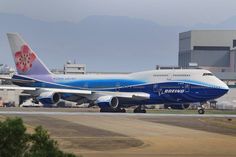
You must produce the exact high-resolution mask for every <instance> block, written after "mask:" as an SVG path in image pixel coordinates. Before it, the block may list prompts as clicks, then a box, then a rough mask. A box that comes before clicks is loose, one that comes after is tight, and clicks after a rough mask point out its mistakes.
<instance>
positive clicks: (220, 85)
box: [218, 81, 229, 96]
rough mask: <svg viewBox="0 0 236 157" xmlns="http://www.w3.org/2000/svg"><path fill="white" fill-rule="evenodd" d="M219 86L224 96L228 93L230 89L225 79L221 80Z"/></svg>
mask: <svg viewBox="0 0 236 157" xmlns="http://www.w3.org/2000/svg"><path fill="white" fill-rule="evenodd" d="M218 87H219V89H220V91H221V93H222V96H223V95H224V94H226V93H228V91H229V87H228V86H227V85H226V84H225V83H224V82H223V81H220V82H219V84H218Z"/></svg>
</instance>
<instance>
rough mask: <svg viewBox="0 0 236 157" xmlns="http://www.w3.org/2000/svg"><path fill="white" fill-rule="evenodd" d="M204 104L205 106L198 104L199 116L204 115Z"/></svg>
mask: <svg viewBox="0 0 236 157" xmlns="http://www.w3.org/2000/svg"><path fill="white" fill-rule="evenodd" d="M204 104H205V103H200V107H198V113H199V114H204V113H205V107H204Z"/></svg>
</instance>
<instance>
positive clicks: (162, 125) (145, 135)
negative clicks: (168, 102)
mask: <svg viewBox="0 0 236 157" xmlns="http://www.w3.org/2000/svg"><path fill="white" fill-rule="evenodd" d="M77 111H78V110H77V109H64V110H63V109H53V108H51V109H41V108H38V109H37V108H36V109H31V108H27V109H21V108H20V109H17V108H9V109H7V108H2V109H0V120H3V119H5V118H6V117H21V118H22V119H23V120H24V122H25V124H26V126H27V129H28V131H30V132H32V131H33V129H34V128H35V127H36V126H38V125H42V126H43V127H44V128H46V129H47V130H48V131H49V133H50V135H51V137H52V138H54V139H55V140H57V141H58V143H59V147H60V148H61V149H63V150H65V151H67V152H73V153H75V154H78V155H79V154H81V155H83V157H111V156H112V157H120V156H122V157H143V156H145V157H156V156H160V157H173V156H175V157H196V156H201V157H221V156H224V157H227V156H229V157H234V156H236V149H235V148H236V117H235V115H214V114H206V115H198V114H163V113H162V114H156V113H153V114H150V113H148V114H134V113H98V112H77Z"/></svg>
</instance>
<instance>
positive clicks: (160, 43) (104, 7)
mask: <svg viewBox="0 0 236 157" xmlns="http://www.w3.org/2000/svg"><path fill="white" fill-rule="evenodd" d="M1 13H2V15H3V14H4V13H6V14H7V15H8V14H12V15H19V16H18V17H16V18H17V19H15V20H14V21H17V20H18V21H17V22H18V25H19V23H21V25H20V26H18V25H17V22H16V24H15V23H14V21H13V26H15V27H17V28H21V30H23V31H22V32H25V34H23V35H25V38H26V39H27V37H28V38H30V36H32V37H33V38H31V40H30V42H31V43H35V47H36V48H39V49H44V50H42V53H41V54H40V56H42V59H43V60H44V61H45V63H46V64H47V65H48V66H49V67H50V68H51V67H61V65H62V64H63V62H64V60H65V56H66V54H65V52H67V51H72V52H78V54H77V53H74V54H69V57H72V56H79V59H80V60H79V61H81V62H82V63H85V64H87V67H88V70H90V71H113V70H114V71H139V70H146V69H154V67H155V65H156V64H160V65H162V64H163V63H165V64H164V65H166V64H170V65H177V64H178V33H179V32H180V31H188V30H191V29H206V28H207V29H214V24H216V25H217V24H218V25H220V24H221V23H227V22H228V21H230V22H228V23H227V27H226V28H229V29H236V28H234V27H235V26H236V24H235V22H234V21H236V20H235V19H236V0H37V1H35V0H0V14H1ZM23 15H24V16H26V17H27V19H28V18H30V20H31V19H33V20H31V21H34V24H35V25H37V24H39V23H40V22H41V23H44V26H45V23H46V25H47V26H46V27H48V25H50V26H52V25H53V27H52V30H54V28H55V30H57V29H60V28H56V27H59V26H58V25H57V23H56V22H55V21H67V22H73V23H72V25H75V26H74V27H75V28H74V29H75V30H76V31H81V30H82V32H80V33H79V35H81V34H83V33H84V32H85V34H83V35H84V36H81V38H82V39H81V40H79V39H80V38H78V37H77V38H75V40H76V42H78V43H74V42H73V43H74V45H73V43H71V41H73V37H74V36H73V35H70V36H69V37H68V38H65V36H64V37H63V38H61V36H63V35H61V34H60V33H61V31H60V32H59V33H56V34H53V31H52V32H51V31H48V32H47V36H46V35H45V36H40V35H43V34H44V31H45V30H47V29H42V30H41V27H40V26H39V28H40V29H39V30H40V31H39V32H38V34H36V33H37V32H34V33H31V29H32V30H37V26H35V25H34V26H32V27H34V28H32V27H31V25H30V26H29V27H28V29H26V27H25V24H24V20H22V21H21V19H25V18H24V16H23ZM93 15H109V16H111V18H112V17H116V18H113V19H114V20H119V19H120V18H117V17H122V16H124V17H125V18H124V17H122V18H124V19H125V20H126V22H127V24H134V23H135V22H136V21H135V20H137V21H139V23H138V25H140V23H141V25H140V27H138V29H137V30H136V29H134V31H133V29H132V30H129V28H128V29H126V31H127V30H128V32H125V31H123V30H124V29H123V28H122V25H120V24H121V23H123V22H124V21H123V22H120V23H117V22H116V21H112V23H113V25H112V26H111V27H114V28H113V29H111V30H113V32H112V33H113V34H112V33H110V34H106V35H107V36H105V35H104V34H103V33H104V32H107V31H106V30H103V28H101V27H103V26H102V25H101V26H100V27H99V28H98V29H97V30H96V31H97V32H96V33H99V31H100V30H103V33H101V34H99V35H100V36H99V35H97V36H95V37H96V38H95V37H94V36H93V35H94V34H92V33H93V32H91V31H88V30H89V29H91V27H92V28H97V27H96V26H94V23H92V24H90V25H89V26H88V25H86V29H81V30H79V28H78V26H79V25H78V24H79V23H82V22H83V21H84V23H83V24H86V20H83V19H86V18H87V17H90V16H93ZM2 17H7V16H4V15H3V16H2ZM99 17H100V16H99ZM232 17H234V18H232ZM8 18H9V17H7V18H5V19H3V20H2V21H5V22H4V24H5V25H4V26H5V27H4V26H3V25H2V27H1V25H0V32H2V34H1V36H0V52H4V53H1V54H0V59H1V58H4V60H0V63H4V64H9V65H12V64H11V63H12V58H11V56H10V55H5V53H7V52H8V51H10V49H9V45H8V44H7V39H6V37H5V33H6V32H5V31H9V30H8V29H6V28H8V27H9V25H10V23H11V22H12V21H10V20H8ZM35 19H36V20H35ZM100 19H102V18H100ZM108 19H109V18H108ZM143 19H144V20H143ZM228 19H230V20H228ZM39 20H41V21H40V22H39ZM90 20H91V19H90ZM227 20H228V21H227ZM26 21H27V20H26ZM45 21H46V22H45ZM129 22H131V23H129ZM153 22H154V23H155V26H154V27H155V29H152V30H151V29H149V26H150V28H152V26H153ZM62 23H63V22H62ZM62 23H60V24H59V25H62ZM124 23H125V22H124ZM0 24H1V20H0ZM63 24H64V23H63ZM96 24H97V23H96ZM96 24H95V25H96ZM106 24H107V23H106ZM142 24H144V25H142ZM206 25H207V26H208V27H205V26H206ZM11 26H12V23H11ZM70 26H71V23H70ZM109 26H110V25H108V26H107V25H105V27H104V28H105V29H107V30H108V31H109V30H110V28H109ZM119 26H121V27H119ZM136 26H137V25H132V28H137V27H136ZM143 26H148V27H143ZM176 26H177V27H176ZM179 26H180V27H179ZM220 26H221V25H220ZM15 27H11V28H15ZM117 27H119V28H117ZM4 28H5V29H4ZM80 28H83V27H80ZM217 28H218V27H217ZM49 29H51V27H50V28H49ZM219 29H225V28H224V27H222V28H221V27H220V28H219ZM24 30H26V31H24ZM62 30H63V31H64V29H62ZM86 30H87V31H88V32H89V33H88V32H87V34H86ZM92 30H93V29H92ZM117 30H119V31H121V32H120V34H119V32H117ZM10 31H15V29H13V30H10ZM67 31H70V29H69V30H67ZM73 31H74V30H73ZM135 31H137V33H136V32H135ZM142 31H144V32H145V33H144V34H142ZM130 32H135V33H134V34H132V33H131V35H130ZM19 33H21V32H19ZM27 34H28V36H27ZM62 34H63V33H62ZM73 34H74V33H73ZM122 34H125V35H122ZM34 35H37V38H35V37H34ZM52 35H58V36H60V35H61V36H60V39H63V40H60V39H59V38H56V37H55V38H53V39H52V40H51V41H50V44H47V43H44V42H42V41H39V40H40V39H41V40H43V39H51V38H50V36H52ZM64 35H67V33H65V34H64ZM110 35H111V36H110ZM119 35H121V36H119ZM137 35H140V36H141V37H140V38H138V39H140V40H138V41H137V40H136V38H135V36H137ZM39 36H40V37H39ZM103 36H105V38H104V40H101V42H102V41H103V42H105V43H104V44H100V45H99V43H100V38H101V39H103V38H102V37H103ZM90 37H91V38H90ZM118 37H122V38H124V39H127V40H124V41H127V42H126V43H124V42H123V40H122V38H118ZM70 38H72V39H70ZM116 38H117V40H116ZM54 39H55V41H54ZM64 39H65V40H64ZM109 39H111V40H112V41H113V39H114V42H113V43H112V42H110V45H109V44H107V43H108V42H107V40H108V41H110V40H109ZM118 39H120V40H118ZM142 40H144V41H142ZM36 43H37V44H36ZM57 43H60V44H57ZM61 43H63V44H61ZM83 43H86V44H87V47H86V46H84V45H86V44H84V45H83ZM90 43H91V44H90ZM96 44H97V45H96ZM112 44H113V45H112ZM126 44H127V45H128V46H127V45H126ZM132 44H133V45H132ZM61 45H70V46H68V47H64V48H63V47H61ZM77 45H78V46H77ZM142 45H143V47H142ZM149 45H150V46H149ZM96 46H98V47H99V48H100V49H97V48H96ZM58 47H60V53H61V55H59V56H57V62H56V61H54V62H51V60H50V59H48V57H45V56H44V55H47V54H46V53H49V52H58V51H57V48H58ZM127 47H128V48H129V49H127ZM137 47H140V49H139V48H137ZM92 48H93V49H92ZM114 49H115V50H114ZM137 49H138V50H139V51H138V50H137ZM99 50H100V51H99ZM43 52H45V53H43ZM92 52H93V53H102V54H103V53H104V57H101V55H100V60H99V59H97V58H98V57H99V55H93V54H92ZM9 54H10V53H9ZM144 54H145V56H146V58H145V59H146V60H145V61H144ZM53 55H54V54H53ZM117 55H119V56H118V57H120V58H121V59H119V58H118V59H117V60H115V61H113V60H112V59H113V56H117ZM122 55H123V56H126V57H125V59H126V61H125V60H124V59H123V58H124V57H123V58H122ZM127 55H128V57H127ZM156 58H157V59H156ZM131 59H132V62H130V60H131ZM167 59H168V62H166V60H167ZM103 60H106V61H110V62H109V65H112V66H107V64H108V63H107V62H104V61H103ZM120 60H122V64H121V63H120ZM143 61H144V62H145V64H140V63H142V62H143ZM121 65H122V66H121ZM131 65H133V66H131Z"/></svg>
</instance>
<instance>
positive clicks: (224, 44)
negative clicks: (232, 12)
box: [178, 30, 236, 72]
mask: <svg viewBox="0 0 236 157" xmlns="http://www.w3.org/2000/svg"><path fill="white" fill-rule="evenodd" d="M235 61H236V30H192V31H188V32H183V33H180V34H179V61H178V62H179V66H180V67H182V68H190V67H192V66H194V67H195V66H197V67H200V68H204V69H208V70H210V71H212V72H236V64H235Z"/></svg>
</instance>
